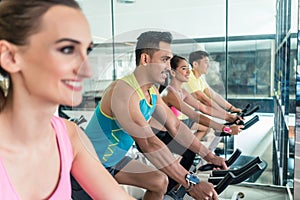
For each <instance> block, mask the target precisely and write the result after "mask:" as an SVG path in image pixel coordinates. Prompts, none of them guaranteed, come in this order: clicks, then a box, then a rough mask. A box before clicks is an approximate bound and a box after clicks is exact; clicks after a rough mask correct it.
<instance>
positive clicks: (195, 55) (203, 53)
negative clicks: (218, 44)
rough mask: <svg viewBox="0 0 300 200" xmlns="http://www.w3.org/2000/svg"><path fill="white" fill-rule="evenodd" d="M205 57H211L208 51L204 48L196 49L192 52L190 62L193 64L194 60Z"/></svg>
mask: <svg viewBox="0 0 300 200" xmlns="http://www.w3.org/2000/svg"><path fill="white" fill-rule="evenodd" d="M205 57H209V54H208V53H207V52H206V51H202V50H199V51H194V52H192V53H190V56H189V63H190V64H191V65H192V66H193V62H194V61H198V60H201V59H202V58H205Z"/></svg>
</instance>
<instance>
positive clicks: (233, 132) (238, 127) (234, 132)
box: [230, 124, 244, 135]
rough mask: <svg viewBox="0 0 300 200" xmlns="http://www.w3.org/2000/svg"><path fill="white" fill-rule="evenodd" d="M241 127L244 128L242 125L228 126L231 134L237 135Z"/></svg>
mask: <svg viewBox="0 0 300 200" xmlns="http://www.w3.org/2000/svg"><path fill="white" fill-rule="evenodd" d="M242 128H244V126H243V125H235V124H234V125H231V126H230V129H231V130H232V131H231V133H230V134H231V135H237V134H239V133H240V132H241V131H242V130H243V129H242Z"/></svg>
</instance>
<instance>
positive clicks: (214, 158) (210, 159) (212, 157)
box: [204, 152, 228, 170]
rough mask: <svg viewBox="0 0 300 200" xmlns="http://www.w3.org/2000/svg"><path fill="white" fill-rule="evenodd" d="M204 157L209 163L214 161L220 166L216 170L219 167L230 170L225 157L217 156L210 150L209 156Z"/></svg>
mask: <svg viewBox="0 0 300 200" xmlns="http://www.w3.org/2000/svg"><path fill="white" fill-rule="evenodd" d="M204 159H205V160H206V161H207V162H209V163H212V164H214V165H216V166H220V167H218V168H215V169H216V170H218V169H223V170H228V167H227V165H226V163H225V158H222V157H219V156H216V155H215V154H213V153H211V152H210V153H209V154H207V156H205V157H204Z"/></svg>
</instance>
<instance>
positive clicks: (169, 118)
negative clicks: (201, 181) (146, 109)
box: [153, 97, 227, 169]
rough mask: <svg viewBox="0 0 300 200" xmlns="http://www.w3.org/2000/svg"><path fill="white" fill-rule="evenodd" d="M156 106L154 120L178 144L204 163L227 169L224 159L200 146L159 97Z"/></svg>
mask: <svg viewBox="0 0 300 200" xmlns="http://www.w3.org/2000/svg"><path fill="white" fill-rule="evenodd" d="M157 105H158V106H157V109H156V110H155V112H154V115H153V116H154V118H155V119H156V120H158V121H159V122H160V123H161V124H163V125H164V126H165V127H166V128H167V129H168V131H169V133H170V134H171V135H172V136H173V138H174V139H175V140H176V141H177V142H178V143H179V144H181V145H182V146H184V147H186V148H187V149H190V150H191V151H193V152H194V153H196V154H198V155H200V156H201V157H202V158H204V159H205V160H206V161H208V162H212V163H213V164H215V165H218V166H222V167H223V168H224V169H227V166H226V164H225V162H224V159H223V158H220V157H218V156H215V155H214V154H213V153H212V152H210V151H209V150H208V149H207V148H206V147H205V146H204V145H202V143H201V142H200V141H199V139H198V138H196V137H195V136H194V134H193V133H192V132H191V130H190V129H189V128H188V127H187V126H186V125H185V124H184V123H182V122H181V121H180V120H179V119H178V118H177V117H176V116H175V115H174V114H173V112H172V111H171V109H170V108H169V107H168V106H167V105H166V104H165V103H164V101H163V100H162V98H161V97H158V98H157Z"/></svg>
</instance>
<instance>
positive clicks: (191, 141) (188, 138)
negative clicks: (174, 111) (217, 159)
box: [169, 123, 210, 158]
mask: <svg viewBox="0 0 300 200" xmlns="http://www.w3.org/2000/svg"><path fill="white" fill-rule="evenodd" d="M169 133H170V134H171V135H172V136H173V138H174V139H175V140H176V141H177V142H178V143H179V144H181V145H182V146H184V147H186V148H187V149H190V150H191V151H193V152H194V153H196V154H198V155H200V156H201V157H202V158H204V157H205V156H206V155H207V154H208V153H210V151H209V150H208V149H207V148H206V147H205V146H204V145H203V144H202V143H201V142H200V141H199V139H198V138H196V137H195V136H194V134H193V133H192V132H191V130H190V129H189V128H188V127H187V126H186V125H185V124H183V123H180V125H179V127H174V128H173V129H172V130H169Z"/></svg>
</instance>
